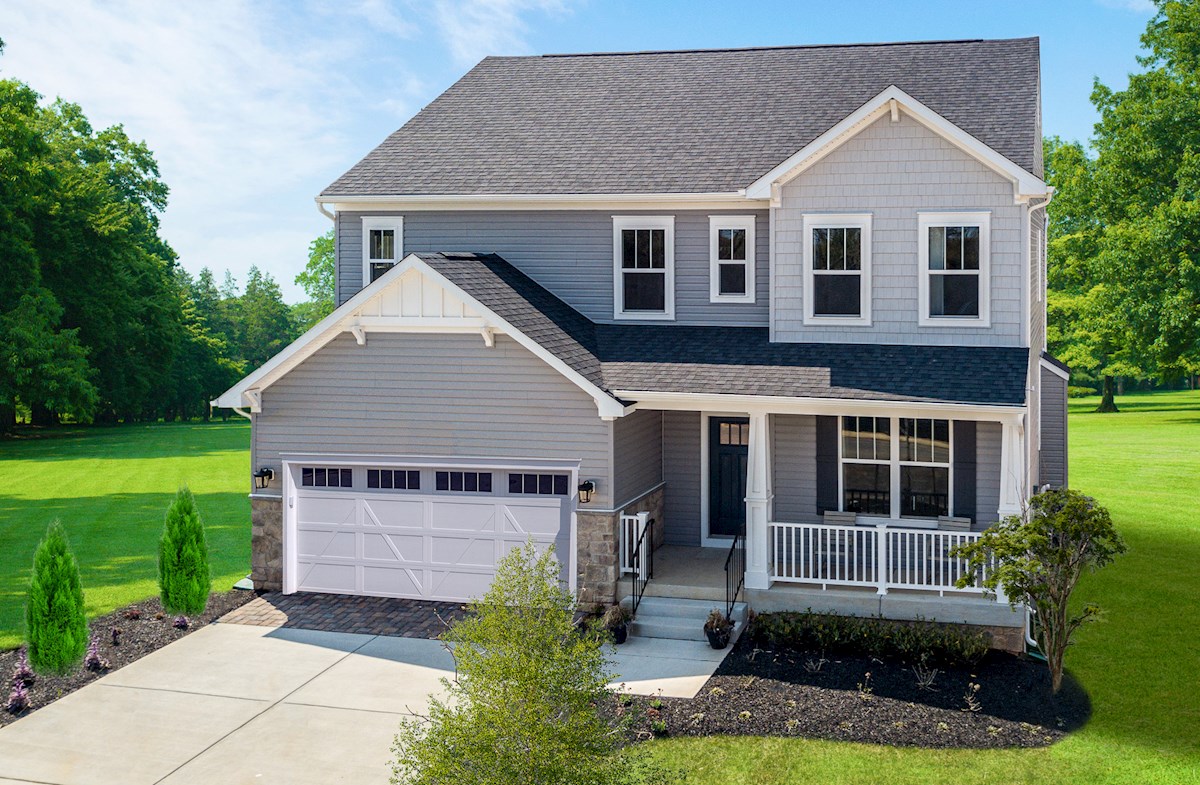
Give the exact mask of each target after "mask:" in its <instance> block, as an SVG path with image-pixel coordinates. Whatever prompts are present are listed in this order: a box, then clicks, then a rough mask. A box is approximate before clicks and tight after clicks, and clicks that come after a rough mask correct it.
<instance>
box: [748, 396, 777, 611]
mask: <svg viewBox="0 0 1200 785" xmlns="http://www.w3.org/2000/svg"><path fill="white" fill-rule="evenodd" d="M770 422H771V421H770V415H768V414H767V413H766V412H751V413H750V444H749V446H748V452H749V455H748V456H747V466H746V588H747V589H767V588H770V586H771V567H770V562H769V556H768V554H769V552H770V549H769V547H768V545H769V543H768V541H767V538H768V537H769V535H770V533H769V532H768V531H767V523H768V522H769V521H770V520H771V513H772V507H773V504H774V498H775V494H774V493H773V489H772V487H771V427H770Z"/></svg>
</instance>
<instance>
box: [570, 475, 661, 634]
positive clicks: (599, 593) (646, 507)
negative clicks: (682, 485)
mask: <svg viewBox="0 0 1200 785" xmlns="http://www.w3.org/2000/svg"><path fill="white" fill-rule="evenodd" d="M625 512H628V513H634V512H649V513H650V518H651V519H653V521H654V528H653V529H652V533H651V541H652V543H653V547H654V548H658V547H659V546H660V545H662V544H663V540H664V538H665V536H666V528H665V523H666V522H665V520H664V516H665V513H666V510H665V507H664V494H663V489H662V488H659V489H657V490H654V491H651V492H650V493H648V494H646V495H644V496H642V497H641V498H640V499H636V500H635V501H633V502H632V503H631V504H629V505H627V506H626V507H625ZM575 520H576V523H577V525H576V529H575V541H576V551H575V561H576V590H577V591H578V596H579V605H580V607H581V608H584V609H588V610H591V609H592V608H593V607H594V606H597V605H600V606H607V605H612V604H614V603H616V602H617V601H618V600H619V599H620V595H621V575H620V560H619V554H618V552H617V551H618V548H619V545H620V542H621V536H620V525H621V513H620V512H614V513H607V512H590V511H588V510H587V509H584V508H582V507H581V508H579V509H577V510H576V512H575Z"/></svg>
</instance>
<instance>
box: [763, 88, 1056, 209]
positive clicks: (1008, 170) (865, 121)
mask: <svg viewBox="0 0 1200 785" xmlns="http://www.w3.org/2000/svg"><path fill="white" fill-rule="evenodd" d="M901 110H903V112H904V114H906V115H908V116H909V117H912V118H913V119H914V120H916V121H917V122H919V123H921V124H922V125H924V126H925V127H927V128H929V129H930V130H931V131H934V132H935V133H937V134H939V135H940V136H942V137H943V138H945V139H946V140H947V141H949V142H950V143H951V144H953V145H955V146H956V147H958V148H959V149H961V150H962V151H963V152H965V153H967V154H968V155H970V156H972V157H974V158H975V159H977V160H978V161H979V162H980V163H982V164H984V165H985V166H987V167H988V168H990V169H992V170H993V171H995V172H996V173H998V174H1000V175H1002V176H1004V177H1005V178H1006V179H1008V180H1009V181H1010V182H1012V184H1013V200H1014V201H1016V202H1024V201H1028V200H1029V199H1030V198H1034V197H1040V196H1044V195H1045V194H1046V193H1047V192H1048V186H1047V185H1046V183H1045V182H1043V180H1042V179H1041V178H1040V177H1038V176H1036V175H1034V174H1033V173H1032V172H1029V171H1028V170H1026V169H1024V168H1022V167H1021V166H1019V165H1018V164H1016V163H1014V162H1013V161H1011V160H1009V159H1008V158H1005V157H1004V156H1003V155H1001V154H1000V153H998V152H996V151H995V150H994V149H993V148H991V147H989V146H987V145H986V144H984V143H983V142H981V141H980V140H979V139H977V138H975V137H974V136H972V135H971V134H969V133H967V132H966V131H964V130H963V129H962V128H960V127H958V126H957V125H955V124H954V123H952V122H950V121H949V120H947V119H946V118H945V117H942V116H941V115H940V114H938V113H937V112H935V111H933V110H932V109H930V108H929V107H928V106H926V105H925V104H923V103H921V102H920V101H918V100H917V99H916V98H913V97H912V96H911V95H909V94H908V93H906V92H904V91H903V90H901V89H900V88H899V87H896V86H895V85H892V86H890V87H888V88H887V89H885V90H884V91H883V92H881V93H879V94H878V95H876V96H875V97H874V98H872V99H871V100H869V101H867V102H866V103H864V104H863V105H862V106H860V107H859V108H858V109H856V110H854V111H853V112H851V113H850V114H849V115H847V116H846V117H845V118H843V119H842V120H841V121H840V122H838V123H837V124H836V125H834V126H833V127H832V128H830V129H829V130H828V131H826V132H825V133H823V134H821V135H820V136H818V137H817V138H816V139H814V140H813V141H811V142H809V143H808V144H806V145H805V146H804V147H802V148H800V149H799V150H798V151H796V152H795V153H794V154H792V155H791V156H789V157H788V158H787V160H785V161H783V162H782V163H780V164H779V165H777V166H776V167H775V168H773V169H771V171H769V172H767V173H766V174H765V175H763V176H762V177H760V178H759V179H757V180H755V181H754V182H753V183H751V184H750V185H749V186H747V187H746V198H747V199H771V200H772V202H773V203H774V202H775V201H776V199H777V198H778V187H779V186H780V185H782V184H783V183H786V182H788V181H789V180H792V179H794V178H795V177H797V176H799V175H800V174H801V173H803V172H804V171H805V170H807V169H808V168H810V167H811V166H813V165H814V164H816V163H817V162H818V161H820V160H821V159H823V158H824V157H825V156H827V155H829V154H830V153H832V152H833V151H834V150H836V149H837V148H839V147H841V146H842V145H843V144H845V143H846V142H847V141H848V140H850V139H852V138H853V137H854V136H856V135H857V134H858V133H859V132H861V131H862V130H864V129H865V128H866V127H867V126H869V125H871V124H872V123H874V122H875V121H876V120H878V119H880V118H881V117H884V116H885V115H890V116H891V117H892V120H893V122H894V121H895V120H897V119H898V118H899V113H900V111H901Z"/></svg>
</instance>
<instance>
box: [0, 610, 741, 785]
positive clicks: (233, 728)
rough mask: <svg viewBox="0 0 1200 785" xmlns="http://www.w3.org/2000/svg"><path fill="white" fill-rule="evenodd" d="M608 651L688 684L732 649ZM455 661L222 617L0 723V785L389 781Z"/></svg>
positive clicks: (430, 650) (377, 638) (399, 644)
mask: <svg viewBox="0 0 1200 785" xmlns="http://www.w3.org/2000/svg"><path fill="white" fill-rule="evenodd" d="M613 655H614V657H613V661H614V669H615V671H616V672H617V673H618V674H620V677H619V679H618V682H619V683H623V684H624V686H625V689H627V690H629V691H632V692H637V693H640V694H648V695H649V694H656V693H658V692H659V691H661V693H662V694H663V695H668V696H683V697H687V696H691V695H694V694H695V692H696V691H697V690H699V689H700V687H701V686H703V684H704V682H705V681H707V679H708V677H709V676H710V675H711V674H712V672H713V671H714V670H715V669H716V667H717V665H719V664H720V661H721V659H722V658H723V655H724V652H716V651H712V650H711V649H708V648H707V647H706V646H704V645H703V644H700V643H691V642H686V641H666V640H651V639H631V640H630V641H629V643H627V644H625V645H624V646H621V647H617V649H616V650H615V651H614V652H613ZM452 672H453V661H452V659H451V657H450V655H449V654H448V653H447V652H446V651H445V650H444V649H443V648H442V646H441V644H440V643H439V642H438V641H434V640H427V639H421V638H398V637H389V636H381V635H359V634H350V633H336V632H321V631H313V630H304V629H293V628H271V627H257V626H246V625H239V624H214V625H211V626H208V627H205V628H204V629H202V630H198V631H197V632H195V633H193V634H191V635H188V636H187V637H185V638H183V639H182V640H179V641H177V642H175V643H172V644H171V645H169V646H167V647H165V648H162V649H160V650H158V651H156V652H154V653H153V654H150V655H148V656H146V657H144V658H142V659H141V660H138V661H137V662H135V663H133V664H131V665H128V666H126V667H124V668H122V669H120V670H119V671H115V672H114V673H111V674H109V675H107V676H105V677H104V678H102V679H100V680H99V681H97V682H95V683H93V684H90V685H88V686H86V687H84V688H82V689H80V690H78V691H76V692H73V693H71V694H70V695H67V696H66V697H64V698H62V699H61V700H58V701H56V702H55V703H53V704H51V705H49V706H47V707H45V708H43V709H40V710H38V711H36V712H34V713H33V714H31V715H30V716H28V717H26V718H24V719H21V720H19V721H17V722H14V723H12V724H11V725H9V726H7V727H5V728H3V729H0V785H6V784H7V783H17V782H21V783H48V784H49V785H91V784H92V783H96V784H97V785H100V784H101V783H103V784H104V785H111V784H113V783H120V785H152V784H156V783H164V785H183V784H184V783H197V784H199V783H204V784H205V785H207V784H209V783H222V785H226V784H234V783H288V784H289V785H292V784H295V785H306V784H307V783H312V784H313V785H327V784H328V783H337V782H346V783H364V784H365V783H386V782H387V781H388V777H389V775H390V768H389V761H390V759H391V751H390V748H391V743H392V737H393V736H394V734H395V732H396V728H397V724H398V723H399V721H400V720H401V719H402V717H404V716H405V715H406V714H412V713H414V712H416V713H420V712H422V711H424V710H425V708H426V707H427V706H428V702H429V697H430V695H432V694H436V693H437V692H439V691H440V684H439V681H438V679H439V678H440V677H442V676H449V675H452Z"/></svg>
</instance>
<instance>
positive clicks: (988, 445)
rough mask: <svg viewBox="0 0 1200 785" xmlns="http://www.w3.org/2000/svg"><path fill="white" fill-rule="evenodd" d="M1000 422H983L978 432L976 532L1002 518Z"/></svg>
mask: <svg viewBox="0 0 1200 785" xmlns="http://www.w3.org/2000/svg"><path fill="white" fill-rule="evenodd" d="M1002 433H1003V428H1002V427H1001V425H1000V423H998V422H980V423H978V424H977V426H976V430H975V455H976V463H975V505H976V510H977V512H976V513H975V527H974V528H975V530H976V531H980V530H982V529H986V528H987V527H988V526H990V525H992V524H993V523H995V522H996V521H997V520H999V519H1000V515H999V512H998V510H999V509H1000V442H1001V438H1002Z"/></svg>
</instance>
